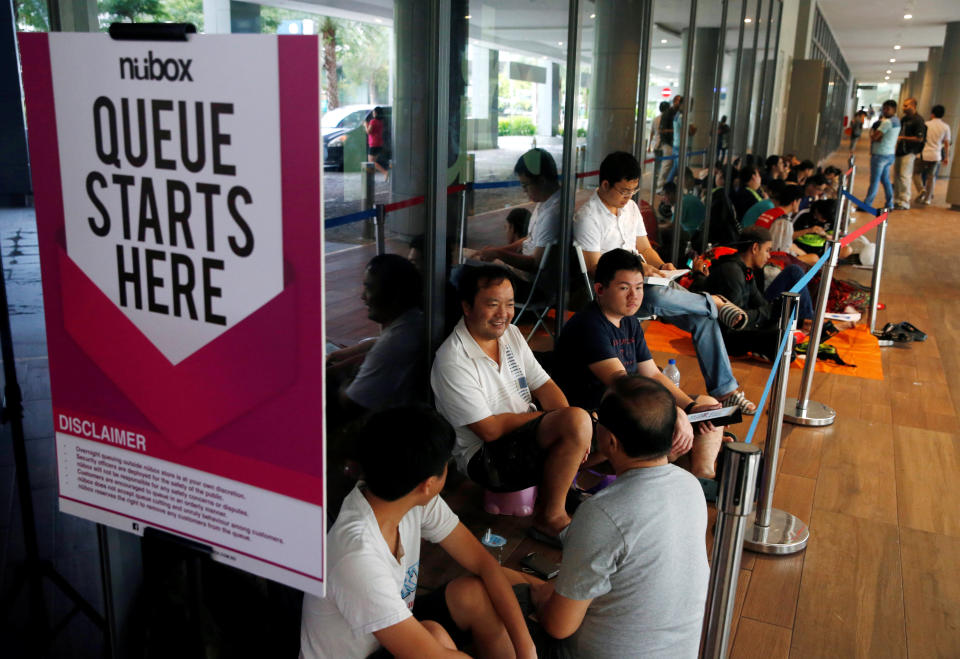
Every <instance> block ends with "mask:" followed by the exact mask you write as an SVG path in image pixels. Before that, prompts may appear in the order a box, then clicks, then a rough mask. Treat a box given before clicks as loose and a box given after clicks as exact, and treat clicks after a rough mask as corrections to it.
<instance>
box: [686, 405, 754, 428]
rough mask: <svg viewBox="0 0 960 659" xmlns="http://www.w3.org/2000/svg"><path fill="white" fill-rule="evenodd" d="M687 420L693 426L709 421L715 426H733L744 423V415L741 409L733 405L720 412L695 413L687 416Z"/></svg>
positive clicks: (721, 409)
mask: <svg viewBox="0 0 960 659" xmlns="http://www.w3.org/2000/svg"><path fill="white" fill-rule="evenodd" d="M687 420H688V421H689V422H690V423H691V424H693V423H699V422H701V421H709V422H710V423H712V424H713V425H715V426H732V425H734V424H737V423H740V422H741V421H743V415H742V414H741V413H740V408H739V407H737V406H736V405H731V406H730V407H721V408H720V409H719V410H707V411H706V412H693V413H692V414H688V415H687Z"/></svg>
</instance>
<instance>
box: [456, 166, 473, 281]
mask: <svg viewBox="0 0 960 659" xmlns="http://www.w3.org/2000/svg"><path fill="white" fill-rule="evenodd" d="M472 187H473V184H472V183H467V185H466V187H464V188H463V190H461V191H460V226H459V227H458V234H457V235H458V241H459V250H458V251H457V263H463V245H464V243H465V242H466V240H467V193H468V191H469V190H470V188H472Z"/></svg>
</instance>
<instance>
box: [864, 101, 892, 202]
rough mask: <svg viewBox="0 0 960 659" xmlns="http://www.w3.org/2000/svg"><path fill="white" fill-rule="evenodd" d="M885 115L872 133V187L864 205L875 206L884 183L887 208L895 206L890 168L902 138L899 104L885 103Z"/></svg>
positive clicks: (868, 190) (883, 110)
mask: <svg viewBox="0 0 960 659" xmlns="http://www.w3.org/2000/svg"><path fill="white" fill-rule="evenodd" d="M882 112H883V114H882V115H881V117H880V121H879V122H878V124H877V127H876V128H874V129H873V130H871V131H870V187H869V188H867V196H866V197H864V198H863V203H864V204H866V205H867V206H872V205H873V198H874V197H876V196H877V189H878V188H879V187H880V184H881V183H883V192H884V194H885V195H886V197H887V201H886V205H887V207H892V206H893V184H892V183H891V182H890V166H891V165H893V160H894V158H895V154H896V150H897V138H898V137H899V136H900V120H899V119H897V102H896V101H893V100H891V101H884V102H883V109H882Z"/></svg>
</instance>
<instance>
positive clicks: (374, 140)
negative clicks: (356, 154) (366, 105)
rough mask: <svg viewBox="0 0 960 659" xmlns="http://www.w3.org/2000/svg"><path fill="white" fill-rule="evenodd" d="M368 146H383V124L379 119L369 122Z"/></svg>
mask: <svg viewBox="0 0 960 659" xmlns="http://www.w3.org/2000/svg"><path fill="white" fill-rule="evenodd" d="M367 146H373V147H377V146H383V122H382V121H380V120H379V119H371V120H370V121H368V122H367Z"/></svg>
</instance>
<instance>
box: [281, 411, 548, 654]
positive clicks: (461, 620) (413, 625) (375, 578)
mask: <svg viewBox="0 0 960 659" xmlns="http://www.w3.org/2000/svg"><path fill="white" fill-rule="evenodd" d="M453 444H454V432H453V428H451V427H450V425H449V424H448V423H447V422H446V421H444V420H443V419H442V418H441V417H440V416H439V415H438V414H436V413H435V412H433V411H432V410H429V409H426V408H420V407H407V408H394V409H390V410H386V411H383V412H380V413H378V414H375V415H374V416H372V417H371V418H370V420H369V422H368V423H367V424H366V426H365V428H364V430H363V432H362V434H361V437H360V439H359V444H358V449H359V450H358V455H359V460H360V463H361V467H362V469H363V473H364V478H365V481H363V482H361V483H358V484H357V487H356V488H355V489H354V490H353V491H352V492H351V493H350V494H349V495H348V496H347V498H346V499H345V500H344V502H343V507H342V508H341V510H340V514H339V515H338V517H337V521H336V523H335V524H334V525H333V528H331V529H330V531H329V533H328V534H327V546H326V551H327V583H326V589H327V595H326V597H322V598H321V597H316V596H314V595H306V596H305V597H304V600H303V617H302V621H301V627H300V656H301V658H302V659H313V658H320V657H330V658H333V659H350V658H353V657H357V658H359V659H362V658H363V657H368V656H370V655H371V654H372V653H375V652H383V649H385V650H386V651H387V652H389V653H390V654H392V655H393V656H395V657H465V656H466V655H465V654H463V653H461V652H458V651H457V649H456V645H455V644H454V642H453V640H452V639H451V636H450V631H452V632H453V633H457V632H458V631H464V632H470V633H471V635H472V636H473V642H474V645H475V647H476V649H477V651H478V652H479V653H480V654H481V656H513V655H514V653H515V654H516V656H518V657H534V656H536V652H535V649H534V646H533V641H532V640H531V638H530V634H529V632H528V631H527V626H526V623H525V622H524V619H523V614H522V613H521V611H520V606H519V604H518V603H517V599H516V597H515V595H514V593H513V591H512V589H511V585H510V582H509V581H508V579H507V576H506V573H505V572H504V571H503V570H502V569H501V568H500V566H499V565H498V564H497V562H496V560H494V558H493V557H492V556H491V555H490V553H489V552H487V550H486V549H484V548H483V546H482V545H481V544H480V543H479V542H478V541H477V539H476V538H474V537H473V535H472V534H471V533H470V531H468V530H467V528H466V527H465V526H464V525H463V524H461V523H460V522H459V520H458V519H457V516H456V515H454V514H453V512H452V511H451V510H450V508H449V507H448V506H447V504H446V503H445V502H444V501H443V499H441V498H440V497H439V496H437V495H438V493H439V492H440V490H441V489H443V485H444V482H445V481H446V476H447V462H448V461H449V460H450V455H451V453H452V450H453ZM421 538H424V539H426V540H428V541H430V542H435V543H438V544H440V546H441V547H443V549H444V550H445V551H446V552H447V553H448V554H450V556H452V557H453V559H454V560H456V561H457V563H459V564H460V565H461V566H462V567H464V568H466V569H467V570H468V571H470V572H471V573H473V574H474V575H476V576H470V577H461V578H459V579H455V580H454V581H451V582H450V583H449V584H447V585H446V586H444V587H442V588H440V589H437V590H436V591H434V592H433V593H431V594H429V595H427V596H425V597H421V598H420V599H419V600H417V602H416V604H415V603H414V598H415V596H416V591H417V577H418V575H419V571H420V539H421ZM425 612H428V613H425ZM418 614H420V616H418ZM419 617H423V618H430V619H429V620H426V619H425V620H420V619H418V618H419ZM448 630H449V631H448ZM377 656H379V655H377Z"/></svg>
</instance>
